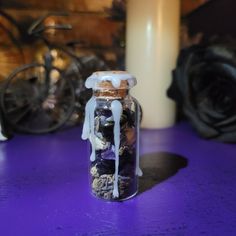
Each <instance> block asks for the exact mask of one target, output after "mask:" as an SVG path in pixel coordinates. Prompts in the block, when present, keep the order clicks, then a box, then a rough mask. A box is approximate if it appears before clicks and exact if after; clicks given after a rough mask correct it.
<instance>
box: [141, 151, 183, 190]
mask: <svg viewBox="0 0 236 236" xmlns="http://www.w3.org/2000/svg"><path fill="white" fill-rule="evenodd" d="M187 165H188V160H187V159H186V158H185V157H182V156H179V155H176V154H173V153H168V152H158V153H150V154H145V155H143V156H142V157H141V159H140V166H141V169H142V171H143V176H142V177H140V178H139V193H143V192H144V191H147V190H148V189H151V188H152V187H154V186H155V185H156V184H158V183H160V182H162V181H165V180H166V179H168V178H169V177H171V176H173V175H175V174H176V173H177V172H178V171H179V170H180V169H181V168H185V167H187Z"/></svg>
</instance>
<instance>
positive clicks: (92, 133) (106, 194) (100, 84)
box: [82, 71, 142, 200]
mask: <svg viewBox="0 0 236 236" xmlns="http://www.w3.org/2000/svg"><path fill="white" fill-rule="evenodd" d="M135 85H136V79H135V78H134V77H133V76H132V75H130V74H128V73H127V72H125V71H100V72H95V73H93V74H92V75H91V76H90V77H89V78H88V79H87V80H86V83H85V86H86V87H87V88H92V89H93V96H92V97H91V99H90V100H89V101H88V103H87V104H86V111H85V113H86V114H85V121H84V126H83V133H82V139H89V140H90V142H91V156H90V179H91V181H90V184H91V189H92V193H93V195H95V196H96V197H98V198H102V199H106V200H125V199H129V198H131V197H133V196H134V195H135V194H136V193H137V191H138V175H141V174H142V173H141V170H140V168H139V115H140V114H139V113H140V111H139V104H138V102H137V101H136V100H135V99H134V98H133V97H132V96H130V94H129V89H130V88H132V87H133V86H135Z"/></svg>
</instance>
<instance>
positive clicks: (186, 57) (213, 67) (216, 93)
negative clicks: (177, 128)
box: [167, 44, 236, 142]
mask: <svg viewBox="0 0 236 236" xmlns="http://www.w3.org/2000/svg"><path fill="white" fill-rule="evenodd" d="M167 93H168V96H169V97H170V98H172V99H174V100H175V101H176V102H177V104H178V105H179V107H180V109H181V111H182V113H183V114H184V115H185V116H186V117H187V118H188V120H189V121H190V122H191V124H192V125H193V127H194V128H195V129H196V130H197V131H198V133H199V134H200V135H201V136H202V137H204V138H207V139H215V140H219V141H223V142H236V44H212V45H208V46H193V47H191V48H188V49H184V50H182V51H181V53H180V56H179V59H178V63H177V68H176V69H175V70H174V72H173V81H172V84H171V86H170V88H169V89H168V92H167Z"/></svg>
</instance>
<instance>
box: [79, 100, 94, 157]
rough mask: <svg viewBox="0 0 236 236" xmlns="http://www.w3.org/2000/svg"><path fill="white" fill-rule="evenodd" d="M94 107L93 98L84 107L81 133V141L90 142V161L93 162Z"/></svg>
mask: <svg viewBox="0 0 236 236" xmlns="http://www.w3.org/2000/svg"><path fill="white" fill-rule="evenodd" d="M95 107H96V99H95V97H94V96H92V97H91V98H90V100H89V101H88V102H87V104H86V107H85V119H84V125H83V131H82V139H84V140H85V139H88V138H89V140H90V142H91V146H92V153H91V155H90V160H91V161H95V138H94V111H95Z"/></svg>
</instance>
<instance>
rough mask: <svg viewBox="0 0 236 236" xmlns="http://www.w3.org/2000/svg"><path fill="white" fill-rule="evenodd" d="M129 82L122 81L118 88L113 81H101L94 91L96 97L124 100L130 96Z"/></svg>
mask: <svg viewBox="0 0 236 236" xmlns="http://www.w3.org/2000/svg"><path fill="white" fill-rule="evenodd" d="M128 88H129V85H128V82H127V81H126V80H122V81H121V83H120V86H119V87H118V88H116V87H114V86H113V84H112V82H111V81H101V82H99V83H98V85H97V89H96V90H95V91H94V95H95V96H96V97H113V98H124V97H125V96H126V95H127V94H128Z"/></svg>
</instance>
